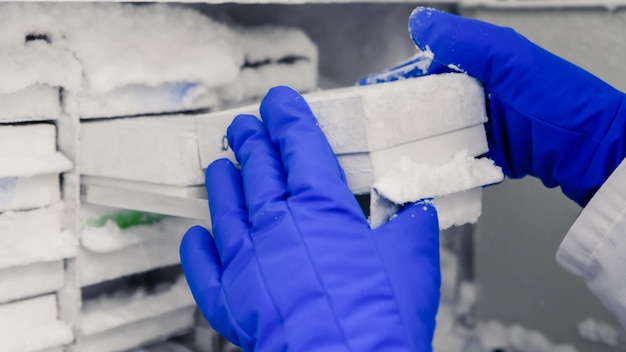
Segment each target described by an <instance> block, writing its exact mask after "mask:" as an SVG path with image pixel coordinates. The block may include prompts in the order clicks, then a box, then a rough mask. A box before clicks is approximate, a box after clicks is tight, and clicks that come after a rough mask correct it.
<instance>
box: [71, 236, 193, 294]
mask: <svg viewBox="0 0 626 352" xmlns="http://www.w3.org/2000/svg"><path fill="white" fill-rule="evenodd" d="M184 232H185V230H182V231H178V232H176V233H172V234H171V236H170V238H169V239H168V240H166V241H150V242H145V243H141V244H138V245H135V246H130V247H125V248H123V249H121V250H119V251H115V252H110V253H96V252H91V251H88V250H86V249H82V250H81V251H80V254H79V257H80V260H81V267H80V268H79V271H80V282H81V285H82V286H87V285H91V284H95V283H98V282H102V281H106V280H111V279H115V278H118V277H122V276H127V275H131V274H135V273H140V272H144V271H148V270H152V269H156V268H162V267H165V266H169V265H174V264H178V263H180V257H179V254H178V247H179V245H180V240H181V238H182V236H183V234H184Z"/></svg>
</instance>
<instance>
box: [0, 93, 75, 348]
mask: <svg viewBox="0 0 626 352" xmlns="http://www.w3.org/2000/svg"><path fill="white" fill-rule="evenodd" d="M44 91H46V90H45V89H39V88H37V87H36V86H31V87H29V88H25V89H23V90H22V91H21V92H20V93H16V94H6V95H2V94H0V100H2V99H8V100H13V99H17V101H19V102H22V103H23V102H24V100H20V99H22V98H23V99H26V100H31V99H42V103H41V105H38V104H36V103H35V104H24V105H26V106H31V107H32V106H39V107H40V108H41V109H40V110H37V109H38V108H34V109H33V110H27V109H26V108H25V109H23V110H21V111H18V109H15V110H12V111H9V109H8V108H6V107H5V109H4V110H3V111H1V112H0V113H4V114H5V115H1V116H3V117H2V118H0V122H7V121H11V123H10V124H9V123H0V165H2V168H0V350H2V351H15V352H18V351H19V352H28V351H42V350H48V349H55V348H61V347H62V346H64V345H66V344H69V343H71V342H72V340H73V338H74V335H73V332H72V329H71V328H70V326H69V324H67V323H66V322H64V321H62V320H59V318H58V305H57V298H56V297H57V296H56V294H55V293H56V292H58V291H59V290H61V289H62V288H63V286H64V280H65V279H64V278H65V265H64V259H65V258H71V257H74V256H76V252H77V243H76V240H75V237H74V235H73V234H72V233H71V232H69V231H65V230H64V226H63V223H62V218H63V214H64V205H63V203H62V202H61V184H60V175H61V173H63V172H65V171H68V170H70V169H71V167H72V164H71V162H70V161H69V160H68V159H67V158H66V157H65V156H64V155H63V154H61V153H60V152H58V151H57V140H56V126H55V124H54V123H53V122H51V121H45V120H42V119H43V118H44V116H45V115H46V114H50V115H49V116H50V117H49V119H54V118H56V117H57V116H56V115H55V114H57V115H58V109H59V102H58V99H59V96H58V90H54V92H55V94H54V99H56V106H54V107H53V105H54V104H52V101H53V100H54V99H52V96H50V95H46V94H47V93H46V94H43V95H40V94H39V93H41V92H44ZM47 91H48V92H49V91H50V90H47ZM38 92H39V93H38ZM31 93H32V94H31ZM45 96H47V97H48V98H50V99H49V100H46V99H44V98H45ZM20 97H21V98H20ZM36 110H37V111H38V112H36ZM39 120H41V121H39ZM35 121H36V122H35ZM42 295H43V296H42Z"/></svg>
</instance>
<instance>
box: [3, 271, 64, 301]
mask: <svg viewBox="0 0 626 352" xmlns="http://www.w3.org/2000/svg"><path fill="white" fill-rule="evenodd" d="M64 275H65V268H64V263H63V260H57V261H53V262H43V263H35V264H28V265H22V266H14V267H10V268H4V269H0V303H3V302H8V301H12V300H16V299H22V298H27V297H34V296H37V295H41V294H44V293H50V292H54V291H58V290H60V289H61V288H62V287H63V284H64Z"/></svg>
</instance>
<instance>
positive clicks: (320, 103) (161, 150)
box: [80, 74, 486, 186]
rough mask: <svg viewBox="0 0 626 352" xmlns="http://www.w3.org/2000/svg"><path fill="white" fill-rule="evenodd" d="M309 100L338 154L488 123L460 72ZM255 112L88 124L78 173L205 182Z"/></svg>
mask: <svg viewBox="0 0 626 352" xmlns="http://www.w3.org/2000/svg"><path fill="white" fill-rule="evenodd" d="M305 98H306V99H307V100H308V101H309V102H310V104H311V107H312V109H313V111H314V112H315V113H316V116H317V117H318V119H319V122H320V125H321V126H322V128H323V129H324V132H325V133H326V136H327V137H328V139H329V142H330V144H331V146H332V147H333V149H334V151H335V153H336V154H339V155H343V154H354V153H361V152H373V151H379V150H382V149H387V148H391V147H396V146H397V147H398V148H400V145H402V144H403V143H408V142H414V141H417V140H425V139H428V138H429V137H433V136H436V135H439V134H442V133H449V132H452V131H457V130H464V129H467V130H470V129H471V127H472V126H474V127H477V126H478V125H481V124H482V123H483V122H485V119H486V117H485V112H484V101H483V95H482V89H481V87H480V86H479V85H478V83H477V82H476V81H475V80H473V79H471V78H469V77H467V76H465V75H461V74H448V75H439V76H436V77H424V78H419V79H411V80H405V81H398V82H390V83H385V84H379V85H373V86H363V87H351V88H345V89H337V90H331V91H324V92H315V93H310V94H307V95H305ZM255 110H258V106H257V105H255V106H248V107H243V108H239V109H233V110H228V111H222V112H218V113H212V114H207V115H201V116H198V117H194V118H191V117H185V116H174V117H172V116H170V117H159V118H134V119H116V120H110V121H94V122H86V123H83V124H82V125H81V134H82V136H83V139H82V144H81V153H80V158H81V159H80V163H81V170H82V171H83V173H84V174H86V175H94V176H104V177H112V178H121V179H126V180H135V181H143V182H152V183H163V184H169V185H178V186H188V185H199V184H203V182H204V172H203V168H204V167H206V165H208V164H209V163H210V162H212V161H213V160H215V159H217V158H221V157H230V158H233V156H232V151H229V150H223V136H224V134H225V132H226V128H227V126H228V125H229V124H230V122H231V121H232V119H233V118H234V117H235V116H236V115H237V114H239V113H244V112H247V113H254V112H255ZM480 128H482V127H480ZM481 133H484V132H482V129H481ZM474 139H475V138H474ZM155 140H158V141H159V143H154V141H155ZM478 144H479V145H481V146H482V144H484V143H483V141H482V140H478ZM485 147H486V144H485ZM485 151H486V150H482V151H481V152H485ZM418 152H420V153H422V154H429V153H430V152H429V153H426V152H425V151H418ZM416 153H417V152H416ZM380 159H381V160H383V159H386V158H384V157H382V156H381V157H380Z"/></svg>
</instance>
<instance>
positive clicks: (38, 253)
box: [0, 231, 78, 268]
mask: <svg viewBox="0 0 626 352" xmlns="http://www.w3.org/2000/svg"><path fill="white" fill-rule="evenodd" d="M3 237H4V236H3ZM3 237H0V243H3V242H9V243H8V244H7V245H3V246H2V247H0V268H8V267H13V266H19V265H26V264H31V263H39V262H51V261H57V260H59V259H63V258H72V257H75V256H76V252H77V247H78V245H77V241H76V238H75V237H74V235H73V234H72V233H71V232H68V231H64V232H61V233H39V234H36V235H32V236H24V237H18V238H17V239H16V240H9V241H6V239H5V238H3Z"/></svg>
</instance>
